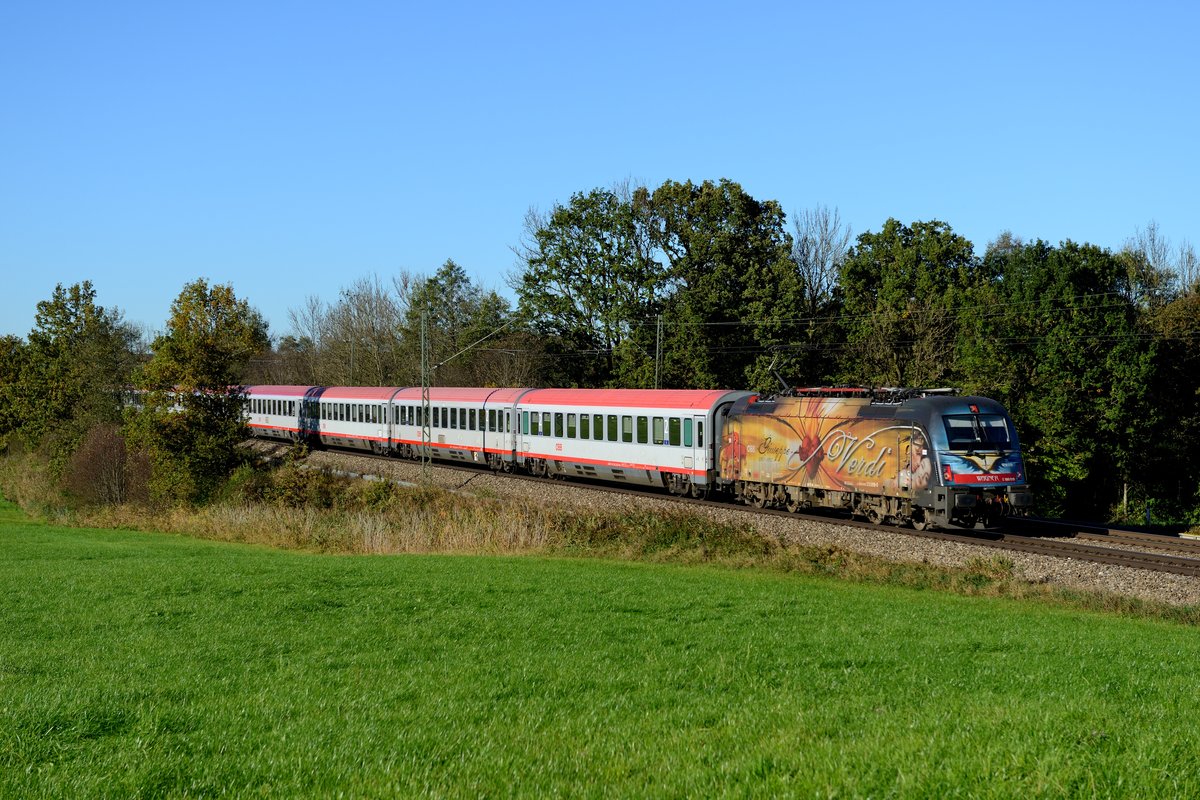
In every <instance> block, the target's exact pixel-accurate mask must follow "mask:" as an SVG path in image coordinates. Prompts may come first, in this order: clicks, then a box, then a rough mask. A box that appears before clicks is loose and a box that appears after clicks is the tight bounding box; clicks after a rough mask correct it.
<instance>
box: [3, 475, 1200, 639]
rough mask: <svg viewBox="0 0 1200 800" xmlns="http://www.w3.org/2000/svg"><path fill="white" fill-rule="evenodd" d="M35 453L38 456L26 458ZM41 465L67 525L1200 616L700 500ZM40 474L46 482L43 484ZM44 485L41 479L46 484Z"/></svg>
mask: <svg viewBox="0 0 1200 800" xmlns="http://www.w3.org/2000/svg"><path fill="white" fill-rule="evenodd" d="M26 460H29V459H28V458H26ZM34 461H35V463H34V465H33V466H28V465H24V464H22V466H21V467H20V468H19V469H18V468H16V467H14V463H22V462H20V461H14V460H12V459H0V493H3V494H5V495H7V496H9V497H10V498H13V499H15V500H17V501H18V502H19V503H20V504H21V505H22V506H24V507H26V508H27V509H28V510H29V511H31V512H32V513H35V514H40V515H41V516H43V517H45V518H47V519H49V520H51V521H54V522H56V523H59V524H69V525H77V526H78V525H82V526H90V527H99V528H119V529H133V530H158V531H164V532H170V533H180V534H186V535H189V536H196V537H201V538H205V539H212V540H217V541H226V542H239V543H246V544H259V545H265V546H268V547H276V548H284V549H290V550H304V551H312V552H320V553H340V554H355V555H395V554H401V553H407V554H459V555H549V556H580V557H597V558H609V559H619V560H627V561H645V562H652V563H675V564H684V565H693V564H709V565H719V566H723V567H728V568H747V569H762V570H769V571H773V572H791V573H799V574H808V575H830V576H836V577H839V578H842V579H846V580H852V581H858V582H866V583H875V584H884V585H894V586H905V587H910V588H918V589H931V590H938V591H947V592H952V593H957V594H964V595H973V596H994V597H1010V598H1027V599H1036V600H1039V601H1041V602H1049V603H1055V604H1059V605H1062V606H1066V607H1070V608H1081V609H1089V610H1098V611H1109V612H1115V613H1120V614H1127V615H1134V616H1142V617H1151V618H1159V619H1167V620H1172V621H1176V622H1182V623H1185V624H1191V625H1197V624H1200V608H1197V607H1177V606H1169V605H1166V604H1158V603H1152V602H1146V601H1141V600H1137V599H1134V598H1129V597H1123V596H1119V595H1109V594H1103V593H1097V592H1086V591H1077V590H1071V589H1065V588H1062V587H1057V586H1053V585H1049V584H1033V583H1029V582H1026V581H1022V580H1019V579H1017V577H1016V576H1015V570H1014V565H1013V562H1012V561H1011V560H1010V559H1008V558H1006V557H1004V556H1002V555H994V556H980V557H976V558H973V559H971V560H970V561H969V562H968V563H967V564H966V565H965V566H964V567H962V568H945V567H935V566H932V565H930V564H925V563H914V562H908V563H895V562H889V561H884V560H882V559H878V558H874V557H871V556H867V555H862V554H859V553H854V552H852V551H848V550H843V549H841V548H838V547H833V546H826V547H812V546H803V545H796V544H791V543H788V542H784V541H780V540H778V539H775V538H772V537H768V536H764V535H762V534H761V533H759V532H758V531H757V530H756V529H754V528H753V527H751V526H745V527H741V526H733V525H723V524H718V523H715V522H713V521H712V520H710V519H708V518H706V517H704V516H701V515H699V514H695V513H692V512H688V511H676V512H661V511H659V512H653V513H650V512H615V511H612V512H609V511H595V512H590V513H589V512H582V511H580V510H578V509H575V508H566V507H559V506H552V505H544V504H540V503H536V502H530V501H524V500H515V499H505V498H492V497H479V496H473V495H469V494H464V493H456V492H449V491H445V490H442V489H437V488H428V487H417V488H414V487H400V486H397V485H396V484H392V483H387V482H382V481H362V480H354V479H349V478H343V477H337V476H332V475H329V474H326V473H322V472H319V471H316V470H307V469H303V468H299V467H298V466H297V465H296V464H295V463H287V464H285V465H284V466H283V467H282V468H280V469H276V470H271V471H263V470H259V469H253V468H250V467H246V468H244V469H242V470H239V472H238V474H236V475H235V476H234V478H233V479H232V480H231V481H230V483H229V485H228V486H227V487H226V490H225V491H224V492H223V493H222V496H221V498H220V500H219V501H218V502H216V503H214V504H211V505H208V506H204V507H201V508H173V509H159V510H152V509H147V508H144V507H139V506H134V505H125V506H116V507H113V506H102V507H94V508H86V507H85V508H78V507H72V506H71V504H70V502H69V500H68V498H66V497H63V496H61V495H58V494H56V493H54V492H52V491H47V490H46V488H45V487H46V486H48V485H49V483H48V482H45V481H44V480H43V476H39V475H38V469H37V466H36V460H34ZM39 481H41V482H40V483H39ZM39 485H40V486H41V487H42V488H41V489H40V490H39V489H38V488H37V487H38V486H39Z"/></svg>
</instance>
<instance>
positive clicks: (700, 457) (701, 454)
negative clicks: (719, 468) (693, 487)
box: [683, 414, 710, 483]
mask: <svg viewBox="0 0 1200 800" xmlns="http://www.w3.org/2000/svg"><path fill="white" fill-rule="evenodd" d="M689 439H691V441H690V442H689V441H688V440H689ZM683 444H684V447H687V446H688V445H689V444H690V445H691V449H692V457H691V458H690V459H689V460H690V461H691V462H692V463H691V467H692V469H693V470H696V472H694V473H693V474H692V481H693V482H698V483H707V482H708V477H707V473H708V470H709V467H710V465H709V463H708V453H707V451H705V449H704V415H703V414H701V415H698V416H695V417H692V418H691V419H688V418H686V417H685V418H684V420H683ZM702 476H703V477H702Z"/></svg>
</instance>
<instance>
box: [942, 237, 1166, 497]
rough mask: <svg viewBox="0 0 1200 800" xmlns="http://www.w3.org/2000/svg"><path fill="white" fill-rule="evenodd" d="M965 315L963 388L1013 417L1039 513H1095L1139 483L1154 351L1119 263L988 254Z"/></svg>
mask: <svg viewBox="0 0 1200 800" xmlns="http://www.w3.org/2000/svg"><path fill="white" fill-rule="evenodd" d="M982 271H983V273H984V274H985V275H986V281H985V283H984V285H983V286H982V287H980V288H979V289H978V290H977V291H976V292H975V293H974V294H973V295H972V300H971V301H970V302H969V303H968V312H967V313H965V314H963V315H962V318H961V320H962V332H963V335H962V336H961V337H960V340H959V342H960V349H959V369H960V371H961V374H962V376H963V380H964V384H965V387H966V388H967V389H969V390H972V391H976V392H978V393H980V394H987V395H990V396H993V397H996V398H997V399H999V400H1001V401H1002V402H1004V403H1005V405H1006V406H1007V407H1008V409H1009V412H1010V413H1011V414H1012V416H1013V418H1014V419H1015V420H1016V423H1017V426H1018V429H1019V430H1020V433H1021V436H1022V439H1023V443H1024V445H1025V456H1026V459H1025V460H1026V466H1027V467H1028V468H1029V470H1030V476H1031V479H1032V480H1033V481H1034V483H1035V485H1036V487H1037V491H1038V497H1039V504H1040V505H1041V507H1042V511H1043V512H1044V513H1071V514H1075V515H1086V516H1093V517H1094V516H1097V515H1098V512H1099V513H1103V512H1104V511H1106V510H1107V509H1108V508H1109V507H1110V506H1111V505H1113V503H1114V502H1115V501H1116V500H1117V499H1118V498H1120V497H1121V496H1123V491H1122V490H1123V484H1124V483H1126V482H1130V483H1137V482H1138V481H1139V476H1140V475H1142V474H1144V472H1145V467H1146V458H1147V454H1148V448H1147V447H1146V442H1148V441H1151V440H1152V438H1153V431H1154V430H1155V428H1156V427H1157V426H1158V424H1159V421H1158V420H1159V418H1158V413H1159V412H1158V410H1157V409H1156V408H1155V407H1154V405H1153V404H1151V403H1150V402H1148V401H1149V395H1148V394H1147V390H1148V388H1149V387H1150V386H1151V378H1152V372H1153V364H1154V359H1155V345H1154V343H1153V341H1152V340H1151V339H1150V338H1148V337H1147V336H1146V335H1145V334H1146V331H1145V329H1144V322H1143V319H1142V317H1141V316H1140V314H1139V310H1138V307H1137V305H1136V304H1135V303H1134V302H1133V301H1132V299H1131V298H1130V297H1129V296H1128V295H1127V293H1126V292H1125V287H1126V280H1127V275H1128V272H1127V264H1126V263H1125V262H1124V261H1123V259H1122V258H1120V257H1119V256H1115V255H1114V254H1112V253H1111V252H1109V251H1108V250H1104V249H1102V248H1099V247H1096V246H1094V245H1086V244H1085V245H1079V244H1075V243H1074V242H1070V241H1067V242H1063V243H1062V244H1061V245H1060V246H1059V247H1052V246H1050V245H1049V244H1047V243H1046V242H1042V241H1037V242H1032V243H1029V244H1026V245H1022V246H1013V247H1010V248H1004V249H1000V248H995V249H993V248H989V252H988V255H987V256H986V257H985V259H984V264H983V266H982Z"/></svg>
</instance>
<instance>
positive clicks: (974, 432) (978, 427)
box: [942, 414, 1012, 450]
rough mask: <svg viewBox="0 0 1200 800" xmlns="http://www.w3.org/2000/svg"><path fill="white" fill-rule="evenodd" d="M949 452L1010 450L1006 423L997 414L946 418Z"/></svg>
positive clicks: (1009, 438)
mask: <svg viewBox="0 0 1200 800" xmlns="http://www.w3.org/2000/svg"><path fill="white" fill-rule="evenodd" d="M942 419H944V420H945V422H946V438H947V439H949V441H950V449H951V450H1011V449H1012V443H1011V437H1010V436H1009V434H1008V423H1007V421H1005V419H1004V417H1002V416H1000V415H999V414H963V415H961V416H946V417H943V418H942Z"/></svg>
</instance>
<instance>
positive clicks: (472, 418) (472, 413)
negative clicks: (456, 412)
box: [467, 408, 483, 430]
mask: <svg viewBox="0 0 1200 800" xmlns="http://www.w3.org/2000/svg"><path fill="white" fill-rule="evenodd" d="M467 414H468V415H469V416H468V419H469V420H470V423H471V424H470V430H475V409H473V408H472V409H471V410H470V411H468V412H467ZM480 427H483V426H482V425H481V426H480Z"/></svg>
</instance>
